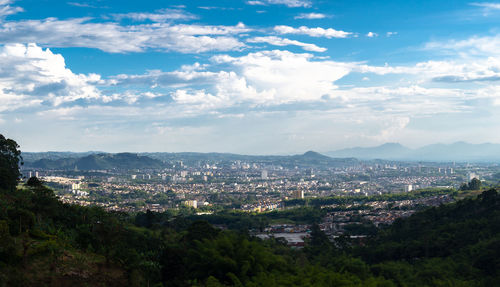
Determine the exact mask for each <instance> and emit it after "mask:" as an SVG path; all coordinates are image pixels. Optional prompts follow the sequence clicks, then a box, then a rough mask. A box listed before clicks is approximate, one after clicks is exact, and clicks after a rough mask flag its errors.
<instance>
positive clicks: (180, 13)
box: [113, 8, 198, 22]
mask: <svg viewBox="0 0 500 287" xmlns="http://www.w3.org/2000/svg"><path fill="white" fill-rule="evenodd" d="M113 16H114V18H116V19H118V20H121V19H132V20H134V21H146V20H149V21H153V22H168V21H173V20H193V19H198V17H197V16H196V15H193V14H191V13H188V12H186V11H184V10H180V9H168V8H167V9H161V10H158V11H156V12H155V13H146V12H142V13H137V12H133V13H126V14H114V15H113Z"/></svg>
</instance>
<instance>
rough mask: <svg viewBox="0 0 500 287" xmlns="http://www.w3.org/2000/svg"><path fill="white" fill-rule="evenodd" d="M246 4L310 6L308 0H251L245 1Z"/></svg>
mask: <svg viewBox="0 0 500 287" xmlns="http://www.w3.org/2000/svg"><path fill="white" fill-rule="evenodd" d="M247 4H248V5H285V6H287V7H291V8H296V7H304V8H309V7H311V6H312V3H311V1H309V0H252V1H247Z"/></svg>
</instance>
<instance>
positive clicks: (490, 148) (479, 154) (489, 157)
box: [326, 142, 500, 162]
mask: <svg viewBox="0 0 500 287" xmlns="http://www.w3.org/2000/svg"><path fill="white" fill-rule="evenodd" d="M326 154H327V155H329V156H333V157H355V158H359V159H386V160H412V161H471V162H494V161H500V144H490V143H485V144H469V143H465V142H456V143H453V144H433V145H427V146H424V147H421V148H418V149H410V148H407V147H405V146H402V145H400V144H398V143H386V144H383V145H380V146H376V147H367V148H363V147H355V148H348V149H342V150H337V151H332V152H327V153H326Z"/></svg>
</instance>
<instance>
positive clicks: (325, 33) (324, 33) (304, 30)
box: [274, 25, 352, 39]
mask: <svg viewBox="0 0 500 287" xmlns="http://www.w3.org/2000/svg"><path fill="white" fill-rule="evenodd" d="M274 31H275V32H277V33H279V34H299V35H308V36H311V37H325V38H328V39H330V38H347V37H349V35H352V33H351V32H345V31H340V30H335V29H333V28H327V29H324V28H321V27H317V28H309V27H306V26H300V27H299V28H294V27H290V26H286V25H279V26H275V27H274Z"/></svg>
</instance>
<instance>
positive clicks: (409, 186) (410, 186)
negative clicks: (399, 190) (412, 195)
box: [405, 184, 413, 192]
mask: <svg viewBox="0 0 500 287" xmlns="http://www.w3.org/2000/svg"><path fill="white" fill-rule="evenodd" d="M412 190H413V185H411V184H407V185H405V192H410V191H412Z"/></svg>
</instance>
